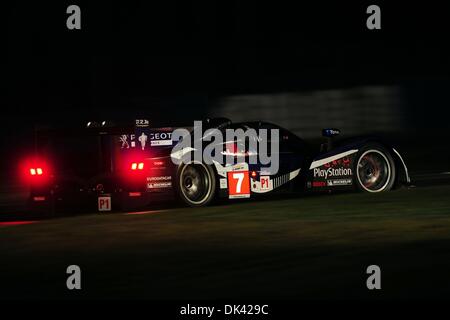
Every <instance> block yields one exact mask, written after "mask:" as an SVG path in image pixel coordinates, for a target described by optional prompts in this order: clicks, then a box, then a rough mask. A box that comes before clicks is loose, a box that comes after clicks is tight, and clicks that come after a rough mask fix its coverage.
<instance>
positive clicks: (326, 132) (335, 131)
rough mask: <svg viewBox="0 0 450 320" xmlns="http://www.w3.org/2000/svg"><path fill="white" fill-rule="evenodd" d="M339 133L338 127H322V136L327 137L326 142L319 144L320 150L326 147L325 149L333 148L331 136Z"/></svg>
mask: <svg viewBox="0 0 450 320" xmlns="http://www.w3.org/2000/svg"><path fill="white" fill-rule="evenodd" d="M340 133H341V130H339V129H332V128H327V129H322V136H323V137H325V138H327V142H326V143H325V144H322V145H321V146H320V149H321V150H320V151H323V149H326V151H330V150H331V149H332V148H333V138H334V137H336V136H338V135H339V134H340Z"/></svg>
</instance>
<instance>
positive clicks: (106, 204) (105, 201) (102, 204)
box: [98, 196, 111, 211]
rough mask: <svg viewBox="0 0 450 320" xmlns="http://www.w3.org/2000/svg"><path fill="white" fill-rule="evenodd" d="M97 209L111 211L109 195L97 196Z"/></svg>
mask: <svg viewBox="0 0 450 320" xmlns="http://www.w3.org/2000/svg"><path fill="white" fill-rule="evenodd" d="M98 211H111V197H109V196H102V197H98Z"/></svg>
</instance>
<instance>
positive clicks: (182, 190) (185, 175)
mask: <svg viewBox="0 0 450 320" xmlns="http://www.w3.org/2000/svg"><path fill="white" fill-rule="evenodd" d="M177 191H178V195H179V197H180V199H181V200H182V201H183V202H184V203H186V204H188V205H190V206H193V207H199V206H206V205H208V204H210V203H211V202H212V201H213V200H214V197H215V193H216V179H215V175H214V171H213V169H212V168H211V167H210V166H207V165H205V164H204V163H200V162H192V163H189V164H184V165H182V166H181V167H180V168H179V170H178V174H177Z"/></svg>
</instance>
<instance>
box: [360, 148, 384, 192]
mask: <svg viewBox="0 0 450 320" xmlns="http://www.w3.org/2000/svg"><path fill="white" fill-rule="evenodd" d="M369 153H376V154H379V155H381V156H382V157H383V159H384V161H385V163H386V166H387V173H388V176H387V179H386V182H385V183H384V185H383V186H382V187H381V188H378V189H376V190H373V189H369V188H367V187H366V186H365V185H364V183H363V182H362V180H361V176H360V174H359V166H360V163H361V160H362V159H363V158H364V156H365V155H367V154H369ZM356 176H357V179H358V182H359V185H360V186H361V187H362V188H363V189H364V190H365V191H367V192H371V193H377V192H381V191H383V190H385V189H386V187H387V186H388V185H389V182H390V181H391V164H390V162H389V160H388V159H387V157H386V156H385V155H384V153H383V152H381V151H379V150H376V149H371V150H367V151H365V152H364V153H363V154H362V155H361V156H360V157H359V159H358V163H357V164H356Z"/></svg>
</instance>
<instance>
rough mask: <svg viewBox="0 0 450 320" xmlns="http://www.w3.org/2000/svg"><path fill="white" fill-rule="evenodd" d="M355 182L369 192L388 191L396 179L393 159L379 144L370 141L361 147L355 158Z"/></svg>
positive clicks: (359, 187) (360, 188)
mask: <svg viewBox="0 0 450 320" xmlns="http://www.w3.org/2000/svg"><path fill="white" fill-rule="evenodd" d="M354 170H355V174H354V179H355V184H356V186H357V187H358V189H359V190H361V191H364V192H370V193H378V192H383V191H389V190H391V189H392V188H393V187H394V184H395V180H396V174H397V172H396V168H395V161H394V159H393V157H392V155H391V153H390V152H389V151H388V150H387V149H386V148H385V147H384V146H382V145H381V144H378V143H370V144H367V145H365V146H364V147H363V148H361V149H360V150H359V152H358V154H357V156H356V158H355V166H354Z"/></svg>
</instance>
